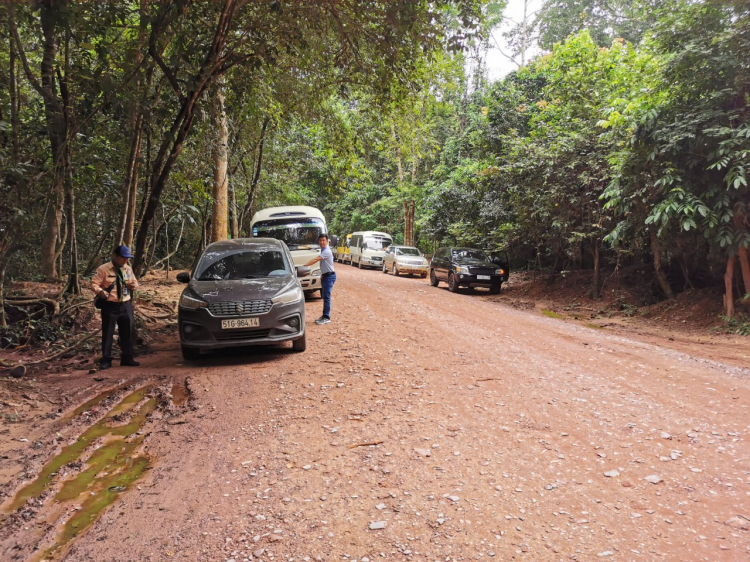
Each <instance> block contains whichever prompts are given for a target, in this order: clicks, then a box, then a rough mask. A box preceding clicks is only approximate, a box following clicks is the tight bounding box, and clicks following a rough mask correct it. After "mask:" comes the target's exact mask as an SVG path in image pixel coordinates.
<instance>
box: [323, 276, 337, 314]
mask: <svg viewBox="0 0 750 562" xmlns="http://www.w3.org/2000/svg"><path fill="white" fill-rule="evenodd" d="M335 282H336V274H335V273H324V274H323V276H322V278H321V279H320V285H321V287H320V296H321V297H323V316H325V317H326V318H330V317H331V291H332V290H333V284H334V283H335Z"/></svg>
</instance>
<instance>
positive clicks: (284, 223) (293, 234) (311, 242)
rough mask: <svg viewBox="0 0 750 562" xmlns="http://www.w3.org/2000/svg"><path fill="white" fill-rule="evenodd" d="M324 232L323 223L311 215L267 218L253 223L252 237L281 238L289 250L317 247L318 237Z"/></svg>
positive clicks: (318, 245)
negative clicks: (305, 216)
mask: <svg viewBox="0 0 750 562" xmlns="http://www.w3.org/2000/svg"><path fill="white" fill-rule="evenodd" d="M325 232H326V225H325V223H324V222H323V221H322V220H320V219H317V218H313V217H308V218H283V219H269V220H265V221H258V222H256V223H255V224H254V225H253V238H275V239H276V240H282V241H284V242H285V243H286V245H287V246H289V249H290V250H308V249H311V248H319V247H320V244H319V243H318V237H319V236H320V235H321V234H324V233H325Z"/></svg>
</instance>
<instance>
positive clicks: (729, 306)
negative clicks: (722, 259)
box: [724, 256, 737, 318]
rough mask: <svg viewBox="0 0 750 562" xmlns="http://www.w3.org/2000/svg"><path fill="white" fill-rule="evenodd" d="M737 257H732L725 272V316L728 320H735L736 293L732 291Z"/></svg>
mask: <svg viewBox="0 0 750 562" xmlns="http://www.w3.org/2000/svg"><path fill="white" fill-rule="evenodd" d="M735 261H737V256H731V257H730V258H729V259H727V269H726V271H725V272H724V291H725V292H724V315H725V316H726V317H727V318H734V291H733V289H732V280H733V279H734V262H735Z"/></svg>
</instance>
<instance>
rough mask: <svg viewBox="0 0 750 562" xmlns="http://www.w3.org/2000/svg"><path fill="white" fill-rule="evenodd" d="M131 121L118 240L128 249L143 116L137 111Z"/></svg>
mask: <svg viewBox="0 0 750 562" xmlns="http://www.w3.org/2000/svg"><path fill="white" fill-rule="evenodd" d="M137 111H138V114H137V115H136V117H135V119H134V120H133V122H132V124H133V139H132V141H131V143H130V156H129V158H128V171H127V174H126V176H125V189H124V193H123V194H124V197H123V200H124V201H123V203H124V205H123V208H122V215H121V217H120V228H119V232H118V236H117V238H118V240H119V243H120V244H124V245H125V246H128V247H130V246H131V245H132V244H133V230H134V228H135V204H136V201H137V195H138V179H139V178H138V176H139V171H140V166H139V161H140V158H141V138H142V136H143V115H142V114H141V113H140V111H139V110H137Z"/></svg>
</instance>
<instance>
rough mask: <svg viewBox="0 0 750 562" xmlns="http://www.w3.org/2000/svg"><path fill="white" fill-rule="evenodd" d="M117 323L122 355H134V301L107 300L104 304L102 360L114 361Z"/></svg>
mask: <svg viewBox="0 0 750 562" xmlns="http://www.w3.org/2000/svg"><path fill="white" fill-rule="evenodd" d="M115 325H116V326H117V329H118V332H119V333H120V349H121V350H122V355H121V357H133V301H132V300H129V301H127V302H123V303H118V302H105V303H104V306H102V361H112V339H113V338H114V336H115Z"/></svg>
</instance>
